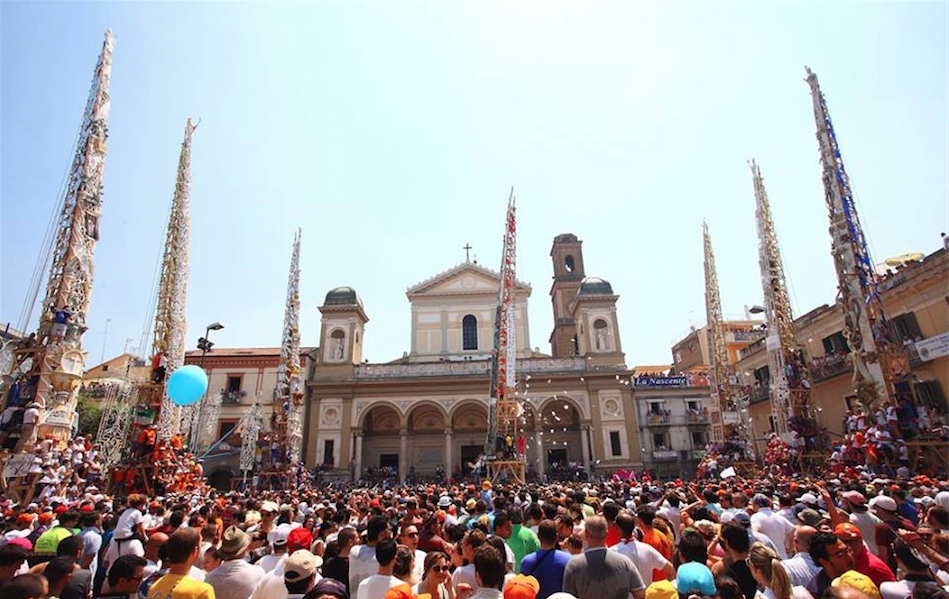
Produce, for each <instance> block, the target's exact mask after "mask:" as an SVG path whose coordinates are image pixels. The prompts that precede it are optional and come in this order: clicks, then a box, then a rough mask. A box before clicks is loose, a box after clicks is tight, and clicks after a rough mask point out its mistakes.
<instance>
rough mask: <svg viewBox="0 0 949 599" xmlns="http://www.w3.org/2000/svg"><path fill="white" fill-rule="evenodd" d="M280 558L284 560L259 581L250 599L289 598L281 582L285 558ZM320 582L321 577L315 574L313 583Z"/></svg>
mask: <svg viewBox="0 0 949 599" xmlns="http://www.w3.org/2000/svg"><path fill="white" fill-rule="evenodd" d="M281 557H283V558H284V559H282V560H280V561H279V562H278V563H277V565H276V566H275V567H274V569H273V570H272V571H270V572H268V573H267V575H266V576H264V577H263V578H261V579H260V584H258V585H257V588H256V589H254V593H253V594H252V595H251V596H250V599H286V598H287V597H288V596H289V595H288V594H287V586H286V585H285V584H284V582H283V574H284V572H285V571H286V565H287V560H286V557H287V556H286V555H283V556H281ZM321 580H323V577H322V576H320V575H319V573H317V574H316V575H315V577H314V579H313V583H314V584H316V583H317V582H319V581H321Z"/></svg>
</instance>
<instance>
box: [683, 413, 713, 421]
mask: <svg viewBox="0 0 949 599" xmlns="http://www.w3.org/2000/svg"><path fill="white" fill-rule="evenodd" d="M685 423H686V424H708V412H701V413H692V414H686V415H685Z"/></svg>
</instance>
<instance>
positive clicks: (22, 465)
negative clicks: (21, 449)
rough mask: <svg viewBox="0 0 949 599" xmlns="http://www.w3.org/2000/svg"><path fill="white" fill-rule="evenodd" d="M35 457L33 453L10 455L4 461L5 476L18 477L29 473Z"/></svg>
mask: <svg viewBox="0 0 949 599" xmlns="http://www.w3.org/2000/svg"><path fill="white" fill-rule="evenodd" d="M33 457H34V456H33V454H32V453H18V454H15V455H11V456H10V457H8V458H7V461H6V462H4V463H3V478H16V477H19V476H26V475H27V474H29V472H30V466H32V465H33Z"/></svg>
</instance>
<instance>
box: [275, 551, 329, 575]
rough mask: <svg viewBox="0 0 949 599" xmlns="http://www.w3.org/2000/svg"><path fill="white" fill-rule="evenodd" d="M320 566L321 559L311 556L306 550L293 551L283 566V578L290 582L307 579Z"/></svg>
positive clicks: (321, 563)
mask: <svg viewBox="0 0 949 599" xmlns="http://www.w3.org/2000/svg"><path fill="white" fill-rule="evenodd" d="M321 565H323V558H321V557H319V556H317V555H313V554H312V553H310V552H309V551H308V550H306V549H300V550H299V551H294V552H293V553H291V554H290V557H288V558H287V561H286V564H285V565H284V568H283V578H284V580H287V581H290V582H294V581H297V580H301V579H304V578H309V577H310V576H313V574H315V573H316V569H317V568H319V567H320V566H321Z"/></svg>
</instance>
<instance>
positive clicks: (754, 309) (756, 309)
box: [748, 306, 764, 314]
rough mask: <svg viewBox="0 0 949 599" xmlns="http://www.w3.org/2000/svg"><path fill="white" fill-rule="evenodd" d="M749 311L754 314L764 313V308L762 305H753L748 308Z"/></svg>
mask: <svg viewBox="0 0 949 599" xmlns="http://www.w3.org/2000/svg"><path fill="white" fill-rule="evenodd" d="M748 311H749V312H751V313H752V314H764V308H762V307H761V306H752V307H750V308H748Z"/></svg>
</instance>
